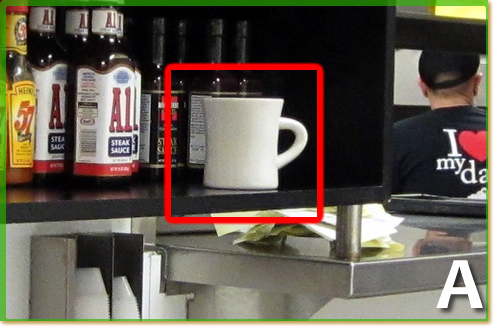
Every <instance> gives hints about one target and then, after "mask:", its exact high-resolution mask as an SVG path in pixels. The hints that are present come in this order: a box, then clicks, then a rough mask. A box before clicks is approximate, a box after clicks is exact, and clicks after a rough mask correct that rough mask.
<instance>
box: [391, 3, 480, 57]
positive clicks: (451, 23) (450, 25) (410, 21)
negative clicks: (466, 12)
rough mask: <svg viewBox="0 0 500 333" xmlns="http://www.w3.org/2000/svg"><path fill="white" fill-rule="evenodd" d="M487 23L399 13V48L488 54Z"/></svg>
mask: <svg viewBox="0 0 500 333" xmlns="http://www.w3.org/2000/svg"><path fill="white" fill-rule="evenodd" d="M487 31H488V27H487V22H486V21H485V20H473V19H457V18H447V17H440V16H434V15H431V14H423V13H405V12H398V13H397V16H396V41H395V46H396V48H401V49H416V50H435V51H448V52H471V53H480V54H486V53H487V44H488V40H487Z"/></svg>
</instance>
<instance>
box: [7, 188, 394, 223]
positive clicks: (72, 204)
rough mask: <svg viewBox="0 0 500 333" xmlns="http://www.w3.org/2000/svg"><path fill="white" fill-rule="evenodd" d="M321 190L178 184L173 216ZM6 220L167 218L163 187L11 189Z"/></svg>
mask: <svg viewBox="0 0 500 333" xmlns="http://www.w3.org/2000/svg"><path fill="white" fill-rule="evenodd" d="M324 193H325V205H326V206H333V205H353V204H363V203H370V202H374V199H373V198H379V199H380V200H379V202H382V201H383V200H384V193H385V192H384V190H383V188H382V187H376V186H375V187H363V188H344V189H327V190H325V192H324ZM316 205H317V190H315V189H311V190H277V191H227V190H212V189H206V188H203V187H202V186H192V185H179V186H174V188H173V189H172V195H171V206H172V215H173V216H183V215H191V214H208V213H217V212H230V211H248V210H269V209H284V208H300V207H316ZM6 213H7V214H6V215H7V216H6V217H7V219H6V222H7V223H8V224H11V223H35V222H58V221H61V222H64V221H82V220H100V219H119V218H134V217H152V216H164V192H163V187H162V186H158V185H151V186H147V185H141V186H136V187H133V188H131V189H130V190H117V191H78V190H67V191H65V190H43V189H8V190H7V204H6Z"/></svg>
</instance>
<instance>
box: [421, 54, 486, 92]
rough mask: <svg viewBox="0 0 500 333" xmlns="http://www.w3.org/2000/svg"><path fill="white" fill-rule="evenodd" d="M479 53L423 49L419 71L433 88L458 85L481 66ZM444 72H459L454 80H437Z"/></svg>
mask: <svg viewBox="0 0 500 333" xmlns="http://www.w3.org/2000/svg"><path fill="white" fill-rule="evenodd" d="M479 60H480V57H479V54H466V53H447V52H436V51H423V52H422V54H421V56H420V60H419V63H418V71H419V73H420V77H421V79H422V81H423V82H424V83H425V84H426V85H427V86H428V87H429V88H431V89H433V90H437V89H446V88H452V87H455V86H458V85H459V84H462V83H464V82H466V81H468V80H469V79H470V78H471V77H473V76H474V75H475V74H476V73H477V69H478V68H479ZM443 73H457V74H459V77H458V78H456V79H454V80H447V81H444V82H436V78H437V77H438V76H439V75H440V74H443Z"/></svg>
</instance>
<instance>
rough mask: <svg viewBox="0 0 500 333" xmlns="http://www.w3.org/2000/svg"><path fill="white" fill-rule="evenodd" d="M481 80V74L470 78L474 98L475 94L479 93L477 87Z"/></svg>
mask: <svg viewBox="0 0 500 333" xmlns="http://www.w3.org/2000/svg"><path fill="white" fill-rule="evenodd" d="M482 79H483V74H482V73H477V74H476V75H474V76H473V77H472V82H473V89H474V90H473V91H474V96H477V94H478V93H479V85H480V84H481V80H482Z"/></svg>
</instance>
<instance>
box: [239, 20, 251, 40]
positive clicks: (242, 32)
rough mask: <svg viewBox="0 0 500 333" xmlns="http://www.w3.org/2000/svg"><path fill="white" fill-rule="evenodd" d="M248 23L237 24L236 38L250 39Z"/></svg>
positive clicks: (240, 22)
mask: <svg viewBox="0 0 500 333" xmlns="http://www.w3.org/2000/svg"><path fill="white" fill-rule="evenodd" d="M248 25H249V24H248V21H239V22H238V23H236V36H237V37H244V38H245V37H248V30H249V28H248Z"/></svg>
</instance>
